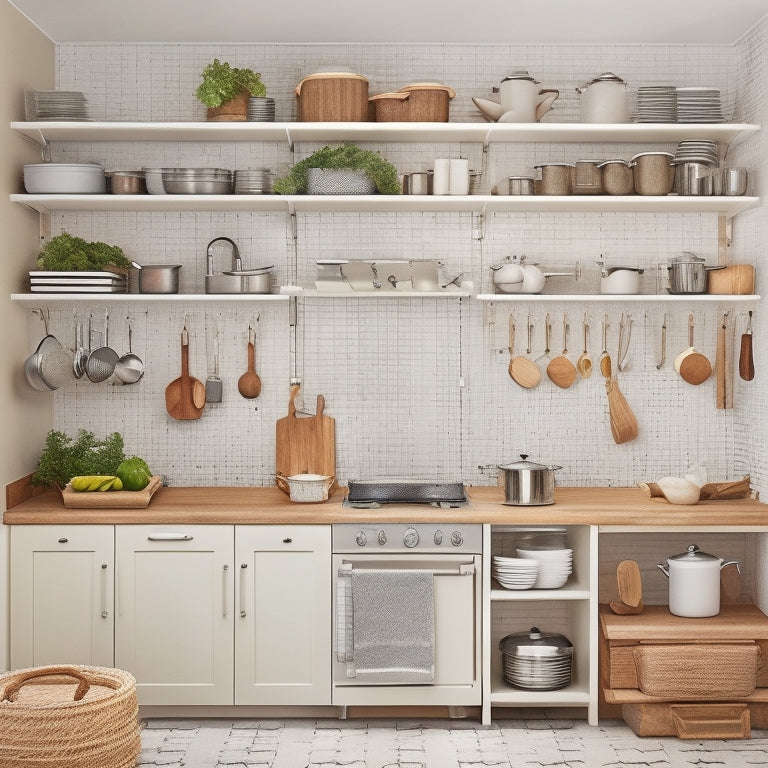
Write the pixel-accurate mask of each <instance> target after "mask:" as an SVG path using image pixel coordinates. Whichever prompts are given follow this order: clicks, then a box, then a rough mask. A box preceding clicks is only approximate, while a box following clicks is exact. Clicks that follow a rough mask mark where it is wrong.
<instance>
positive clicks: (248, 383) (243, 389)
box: [237, 325, 261, 400]
mask: <svg viewBox="0 0 768 768" xmlns="http://www.w3.org/2000/svg"><path fill="white" fill-rule="evenodd" d="M255 337H256V333H255V331H254V330H253V326H251V325H249V326H248V370H247V371H246V372H245V373H244V374H243V375H242V376H241V377H240V378H239V379H238V381H237V391H238V392H239V393H240V394H241V395H242V396H243V397H244V398H246V399H248V400H253V399H254V398H256V397H258V396H259V395H260V394H261V379H260V378H259V375H258V374H257V373H256V371H255V370H254V368H255V360H254V357H255V353H254V340H255Z"/></svg>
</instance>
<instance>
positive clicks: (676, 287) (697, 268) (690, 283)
mask: <svg viewBox="0 0 768 768" xmlns="http://www.w3.org/2000/svg"><path fill="white" fill-rule="evenodd" d="M723 266H725V265H723ZM723 266H715V267H707V266H705V264H704V259H703V258H702V257H701V256H697V255H696V254H695V253H691V251H685V253H683V254H682V256H678V257H676V258H674V259H671V260H670V262H669V265H668V266H667V270H668V272H669V292H670V293H705V292H706V290H707V282H708V280H707V273H708V272H709V271H710V270H713V269H722V268H723Z"/></svg>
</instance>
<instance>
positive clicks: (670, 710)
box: [621, 702, 751, 739]
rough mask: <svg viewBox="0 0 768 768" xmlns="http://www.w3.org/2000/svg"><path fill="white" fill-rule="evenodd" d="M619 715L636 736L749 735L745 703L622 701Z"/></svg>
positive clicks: (708, 737) (699, 737)
mask: <svg viewBox="0 0 768 768" xmlns="http://www.w3.org/2000/svg"><path fill="white" fill-rule="evenodd" d="M621 712H622V717H623V718H624V721H625V722H626V723H627V725H628V726H629V727H630V728H631V729H632V730H633V731H634V732H635V733H636V734H637V735H638V736H678V737H679V738H681V739H748V738H749V737H750V734H751V721H750V710H749V706H748V705H747V704H744V703H738V702H726V703H706V704H675V703H659V704H625V705H624V706H623V707H622V710H621Z"/></svg>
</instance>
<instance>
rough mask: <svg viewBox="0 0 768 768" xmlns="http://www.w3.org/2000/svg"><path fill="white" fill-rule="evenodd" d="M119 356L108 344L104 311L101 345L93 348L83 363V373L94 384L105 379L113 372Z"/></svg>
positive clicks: (107, 330)
mask: <svg viewBox="0 0 768 768" xmlns="http://www.w3.org/2000/svg"><path fill="white" fill-rule="evenodd" d="M118 360H119V356H118V354H117V352H115V350H114V349H112V347H110V346H109V312H104V333H103V339H102V346H100V347H97V348H96V349H94V350H93V351H92V352H91V354H90V355H89V356H88V361H87V362H86V364H85V374H86V376H88V378H89V379H90V380H91V381H92V382H93V383H94V384H100V383H101V382H102V381H106V380H107V379H108V378H109V377H110V376H111V375H112V374H113V373H114V372H115V366H116V365H117V361H118Z"/></svg>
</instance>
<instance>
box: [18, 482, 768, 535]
mask: <svg viewBox="0 0 768 768" xmlns="http://www.w3.org/2000/svg"><path fill="white" fill-rule="evenodd" d="M467 491H468V494H469V498H470V503H469V505H468V506H467V507H464V508H460V509H437V508H434V507H430V506H421V505H400V504H387V505H384V506H382V507H380V508H379V509H352V508H350V507H347V506H343V505H342V501H343V499H344V493H345V489H343V488H341V489H339V488H337V489H335V490H334V492H333V493H332V494H331V498H330V499H329V500H328V501H327V502H324V503H321V504H294V503H292V502H291V501H290V500H289V499H288V497H287V496H286V495H285V494H284V493H283V492H282V491H280V490H279V489H278V488H276V487H234V488H233V487H227V488H196V487H192V488H175V487H169V488H160V489H159V490H158V491H157V492H156V493H155V495H154V497H153V498H152V501H151V502H150V504H149V506H148V507H146V508H143V509H67V508H66V507H64V505H63V503H62V501H61V496H60V494H59V493H58V492H53V491H50V492H47V493H43V494H40V495H38V496H33V497H32V498H29V499H26V500H25V501H22V502H21V503H19V504H16V505H15V506H13V507H11V508H10V509H9V510H8V511H6V512H5V514H4V516H3V522H4V523H5V524H7V525H34V524H37V525H49V524H67V525H71V524H83V525H84V524H106V525H112V524H120V525H125V524H157V523H167V524H175V523H180V524H187V525H189V524H229V525H231V524H237V525H243V524H244V525H249V524H250V525H266V524H275V523H283V524H286V525H292V524H299V525H307V524H312V523H316V524H328V523H343V522H350V523H352V522H354V523H396V522H407V523H429V522H438V521H445V520H448V521H451V522H456V523H491V524H493V525H600V526H609V527H610V526H629V527H632V528H676V527H680V528H683V529H689V528H691V527H696V526H713V527H717V528H721V529H722V528H730V527H734V528H740V527H750V528H755V527H761V526H765V527H766V528H768V504H764V503H762V502H759V501H754V500H752V499H739V500H736V501H709V500H708V501H702V502H699V503H698V504H696V505H693V506H681V505H675V504H670V503H668V502H667V501H666V500H664V499H654V500H651V499H649V498H648V497H647V496H646V495H645V494H644V493H643V492H642V491H641V490H640V489H639V488H556V489H555V503H554V504H551V505H548V506H540V507H539V506H537V507H528V506H525V507H523V506H507V505H505V504H504V503H503V500H504V494H503V491H502V489H501V488H499V487H498V486H491V487H471V488H468V489H467Z"/></svg>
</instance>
